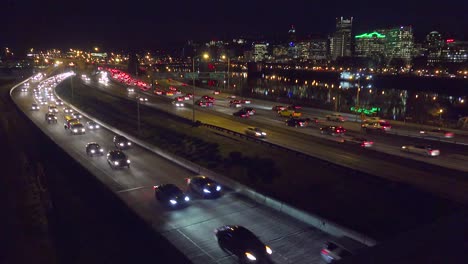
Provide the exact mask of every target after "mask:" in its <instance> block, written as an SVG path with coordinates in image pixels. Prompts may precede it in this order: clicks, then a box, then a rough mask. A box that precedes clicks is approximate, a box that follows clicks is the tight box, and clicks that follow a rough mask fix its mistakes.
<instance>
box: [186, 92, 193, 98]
mask: <svg viewBox="0 0 468 264" xmlns="http://www.w3.org/2000/svg"><path fill="white" fill-rule="evenodd" d="M185 97H188V98H189V99H191V98H192V97H193V94H191V93H188V94H186V95H185Z"/></svg>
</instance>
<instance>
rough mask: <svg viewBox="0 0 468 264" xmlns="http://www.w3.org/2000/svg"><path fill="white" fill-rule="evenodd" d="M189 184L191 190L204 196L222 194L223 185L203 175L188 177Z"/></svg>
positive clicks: (212, 196)
mask: <svg viewBox="0 0 468 264" xmlns="http://www.w3.org/2000/svg"><path fill="white" fill-rule="evenodd" d="M187 184H188V188H189V190H190V191H192V192H195V193H197V194H198V195H200V196H202V197H203V198H208V197H211V198H214V197H219V195H221V190H222V187H221V185H220V184H219V183H217V182H215V181H214V180H212V179H210V178H208V177H206V176H203V175H197V176H194V177H191V178H188V179H187Z"/></svg>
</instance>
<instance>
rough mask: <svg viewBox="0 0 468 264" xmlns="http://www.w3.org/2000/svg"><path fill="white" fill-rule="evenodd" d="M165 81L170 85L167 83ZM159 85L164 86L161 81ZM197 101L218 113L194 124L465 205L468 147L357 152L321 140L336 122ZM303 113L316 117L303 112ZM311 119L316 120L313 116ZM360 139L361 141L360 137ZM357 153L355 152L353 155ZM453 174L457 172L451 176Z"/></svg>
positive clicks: (390, 138) (385, 142)
mask: <svg viewBox="0 0 468 264" xmlns="http://www.w3.org/2000/svg"><path fill="white" fill-rule="evenodd" d="M165 81H167V80H165ZM159 82H160V83H162V82H164V80H160V81H159ZM87 85H89V86H91V87H94V88H98V89H100V90H101V91H103V92H107V93H110V94H113V95H115V96H120V97H123V98H130V99H132V100H136V97H137V96H138V95H142V94H144V95H145V96H147V97H148V98H150V100H149V101H148V102H145V104H146V105H148V106H151V107H155V108H159V109H163V110H164V111H168V112H173V113H176V114H178V115H180V116H184V117H186V118H189V119H190V118H192V108H191V106H190V104H191V101H192V100H188V101H185V104H186V105H188V107H182V108H181V107H175V106H174V105H173V104H171V103H170V101H171V100H173V98H174V97H176V96H177V95H174V96H156V95H154V94H151V91H148V92H147V93H146V94H145V93H141V92H138V91H137V92H133V93H132V92H130V93H129V92H128V91H127V90H126V89H125V88H126V86H123V85H120V84H118V83H112V82H111V83H110V84H109V85H107V86H105V85H101V84H98V83H96V82H93V81H90V82H89V83H88V84H87ZM170 85H173V86H175V87H177V88H178V89H180V90H181V91H182V93H191V92H192V89H193V87H190V86H182V85H180V83H178V82H176V81H174V80H171V81H170ZM195 93H196V95H197V96H200V95H210V96H214V97H215V98H216V103H215V107H212V108H209V109H202V108H199V107H197V108H196V119H197V120H200V121H202V122H204V123H209V124H213V125H217V126H221V127H225V128H228V129H231V130H234V131H237V132H240V133H243V132H244V131H245V129H246V128H247V127H248V126H257V127H261V128H263V129H264V130H265V131H266V132H267V133H268V138H267V139H266V140H268V141H271V142H273V143H276V144H279V145H282V146H285V147H288V148H291V149H294V150H298V151H301V152H304V153H307V154H309V155H312V156H315V157H319V158H322V159H325V160H328V161H331V162H334V163H337V164H340V165H344V166H347V167H350V168H352V169H357V170H361V171H364V172H367V173H370V174H373V175H376V176H380V177H384V178H387V179H391V180H396V181H402V182H407V183H410V184H413V185H416V186H419V187H422V188H424V189H426V190H429V191H431V192H435V193H438V194H440V195H442V196H444V197H450V198H452V199H455V200H457V201H467V199H468V197H467V195H466V192H465V190H466V188H467V186H468V183H467V180H466V179H465V177H463V174H464V173H465V172H466V171H467V170H468V168H467V167H466V166H465V165H464V164H465V163H466V161H467V158H468V157H467V156H466V150H467V147H466V146H463V145H455V144H452V143H446V142H437V143H435V142H433V141H429V140H426V139H420V138H419V139H415V138H412V137H404V136H395V135H379V134H368V135H364V137H366V138H367V139H369V140H372V141H374V143H375V144H374V147H373V148H371V149H370V150H369V151H366V152H362V151H355V150H356V149H357V148H358V146H348V145H344V144H342V143H340V142H341V140H342V138H341V137H332V136H326V135H321V134H320V133H319V131H320V130H319V127H320V126H323V125H332V124H334V125H336V123H334V122H327V121H326V120H325V119H324V116H321V118H320V121H322V122H321V123H320V124H319V125H311V126H309V127H306V128H293V127H287V126H286V125H285V123H284V120H285V118H281V117H278V116H277V114H276V112H274V111H272V110H271V106H272V105H274V103H271V102H270V103H269V104H268V103H265V102H263V101H257V100H253V102H252V103H251V104H250V105H246V106H250V107H253V108H255V109H256V111H257V112H256V114H255V115H254V116H251V117H250V118H249V119H241V118H236V117H233V116H232V113H233V112H234V111H237V110H238V109H235V108H231V107H229V101H230V100H232V99H230V98H227V97H228V95H226V94H220V95H213V94H212V93H211V92H209V91H208V90H206V89H200V88H196V89H195ZM303 111H305V112H307V111H312V110H307V109H304V110H303ZM309 115H310V117H313V116H312V115H311V114H309ZM339 125H343V126H344V127H345V128H346V129H348V130H349V131H351V132H350V133H348V134H355V135H361V134H360V133H361V132H360V127H359V128H358V125H357V124H356V123H354V122H345V123H344V124H342V123H340V124H339ZM361 136H362V135H361ZM431 143H433V145H435V146H437V147H439V149H440V150H441V155H440V156H439V157H437V158H431V157H424V156H419V155H415V154H412V153H404V152H402V151H401V146H402V145H409V144H431ZM353 148H356V149H353ZM445 168H450V169H453V170H447V169H445Z"/></svg>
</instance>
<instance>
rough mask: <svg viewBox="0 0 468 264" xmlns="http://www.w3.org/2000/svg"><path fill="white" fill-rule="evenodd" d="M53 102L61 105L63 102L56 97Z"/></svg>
mask: <svg viewBox="0 0 468 264" xmlns="http://www.w3.org/2000/svg"><path fill="white" fill-rule="evenodd" d="M55 104H56V105H63V102H62V100H58V99H57V100H55Z"/></svg>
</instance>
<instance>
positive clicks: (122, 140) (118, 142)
mask: <svg viewBox="0 0 468 264" xmlns="http://www.w3.org/2000/svg"><path fill="white" fill-rule="evenodd" d="M114 145H115V147H116V148H118V149H128V148H130V147H131V146H132V142H130V140H128V139H127V138H126V137H124V136H120V135H117V136H114Z"/></svg>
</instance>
